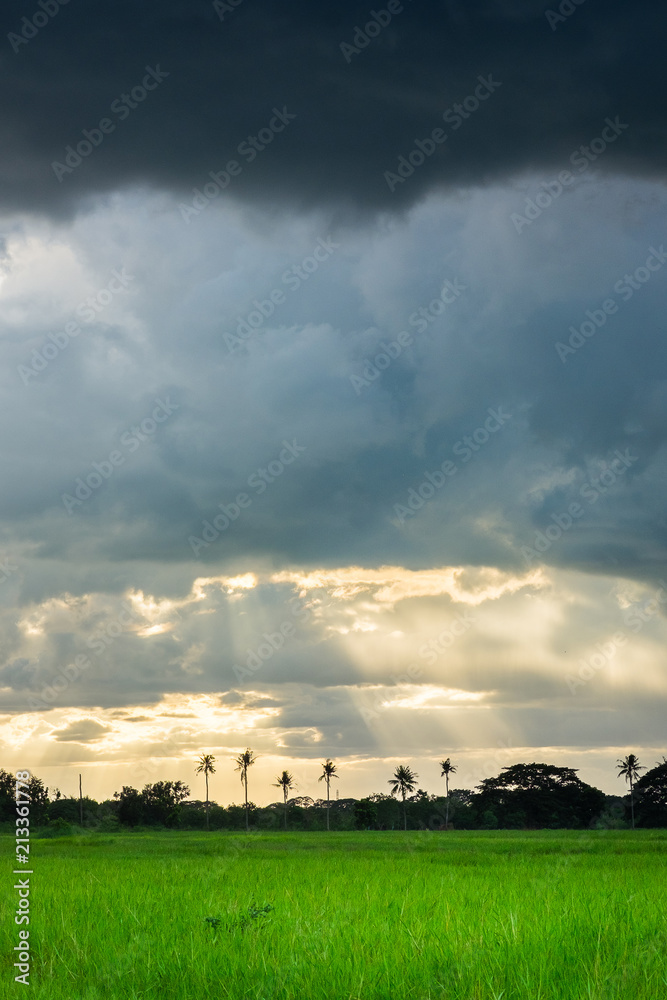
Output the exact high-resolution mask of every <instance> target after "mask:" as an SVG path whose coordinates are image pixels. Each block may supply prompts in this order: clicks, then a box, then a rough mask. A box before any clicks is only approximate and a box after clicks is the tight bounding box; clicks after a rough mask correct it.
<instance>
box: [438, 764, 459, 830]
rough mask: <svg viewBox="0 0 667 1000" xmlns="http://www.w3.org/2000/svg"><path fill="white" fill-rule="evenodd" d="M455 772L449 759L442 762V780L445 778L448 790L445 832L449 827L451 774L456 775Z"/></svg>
mask: <svg viewBox="0 0 667 1000" xmlns="http://www.w3.org/2000/svg"><path fill="white" fill-rule="evenodd" d="M455 771H456V768H455V767H454V765H453V764H452V762H451V760H450V759H449V757H448V758H447V760H441V761H440V777H441V778H442V777H443V776H444V779H445V788H446V789H447V795H446V808H445V830H446V829H447V828H448V827H449V776H450V774H454V772H455Z"/></svg>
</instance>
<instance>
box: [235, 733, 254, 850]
mask: <svg viewBox="0 0 667 1000" xmlns="http://www.w3.org/2000/svg"><path fill="white" fill-rule="evenodd" d="M256 760H257V758H256V757H255V754H254V752H253V751H252V750H244V751H243V753H240V754H239V755H238V757H235V758H234V762H235V763H236V767H235V768H234V770H235V771H240V772H241V784H242V785H244V787H245V828H246V833H247V832H248V830H249V829H250V824H249V822H248V768H249V767H252V765H253V764H254V763H255V761H256Z"/></svg>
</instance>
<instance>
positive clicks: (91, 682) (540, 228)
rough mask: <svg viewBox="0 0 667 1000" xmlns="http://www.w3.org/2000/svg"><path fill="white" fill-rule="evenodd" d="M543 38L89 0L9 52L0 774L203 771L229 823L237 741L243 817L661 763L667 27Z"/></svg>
mask: <svg viewBox="0 0 667 1000" xmlns="http://www.w3.org/2000/svg"><path fill="white" fill-rule="evenodd" d="M5 6H6V10H5V14H6V22H7V24H8V28H7V31H14V30H15V28H16V26H17V25H20V24H21V18H22V16H23V15H24V13H25V11H24V9H23V7H22V6H21V5H20V4H19V3H18V0H10V2H9V3H8V4H6V5H5ZM334 8H335V9H334ZM549 9H550V4H549V3H547V2H542V0H513V2H509V0H483V2H482V0H480V2H477V3H466V4H463V3H460V2H457V0H446V2H445V0H442V2H438V3H434V4H431V5H424V4H414V5H406V7H405V10H404V11H403V12H402V13H401V17H400V18H395V19H394V20H393V21H392V23H391V24H390V25H388V26H387V27H386V28H384V29H383V31H382V32H381V33H380V34H379V35H378V37H377V38H374V39H373V40H372V42H370V43H369V45H368V46H367V47H366V48H364V49H360V50H359V51H358V52H350V50H349V49H345V48H344V46H343V47H341V44H342V43H345V42H349V41H350V39H351V38H352V37H353V35H354V30H355V25H357V24H359V23H362V22H363V20H364V19H366V20H367V15H368V10H367V8H366V7H365V6H364V5H363V4H356V3H349V2H344V3H338V4H336V5H314V4H306V3H303V2H296V0H295V2H292V3H289V4H281V5H275V4H271V3H270V2H269V0H253V2H252V3H250V2H249V3H247V4H243V5H239V6H238V9H236V10H234V13H233V17H232V16H230V17H225V18H222V19H221V18H220V17H218V15H217V14H216V10H215V8H214V5H213V4H211V3H208V2H207V3H200V2H197V3H186V2H185V0H168V2H160V3H157V2H153V0H151V2H149V3H145V4H142V5H141V7H140V9H139V8H137V6H136V5H130V4H129V3H127V2H125V0H122V2H118V0H115V2H113V3H111V0H103V2H100V3H98V4H96V5H95V10H94V11H90V12H88V13H87V14H86V17H85V18H84V17H83V15H82V14H81V12H80V11H79V10H78V9H76V5H71V7H70V6H64V7H63V9H62V10H61V11H59V13H58V16H57V17H54V18H53V19H52V20H51V21H50V22H49V23H48V25H46V26H44V27H43V28H42V29H41V30H40V31H39V32H38V34H37V36H36V37H34V38H31V39H29V40H24V41H21V42H18V43H17V42H16V41H15V42H14V43H13V44H12V43H9V42H8V44H7V45H6V46H5V51H4V53H3V55H2V57H1V59H0V73H1V74H3V75H4V77H5V78H6V87H5V88H4V92H5V93H7V94H10V93H11V94H13V95H14V96H13V97H12V99H11V103H10V102H9V100H8V99H6V100H5V103H4V107H3V110H2V128H3V139H4V142H3V146H4V150H3V154H2V157H1V159H0V172H1V174H0V182H1V183H0V226H1V228H0V237H1V238H0V349H1V350H2V354H3V361H4V364H3V366H2V376H1V378H2V397H1V399H2V402H1V405H2V407H3V421H2V426H3V427H4V434H3V449H2V460H3V476H2V478H1V480H0V712H1V713H2V714H1V715H0V752H1V758H2V759H1V763H2V766H4V767H6V768H8V769H15V768H19V767H26V766H29V767H31V768H34V770H35V771H36V773H38V774H40V775H41V776H43V777H44V778H45V779H46V781H47V783H48V784H50V785H51V786H54V785H57V786H60V787H62V788H63V790H65V791H68V792H72V791H74V785H75V779H76V775H78V773H79V772H83V773H84V776H85V777H84V783H85V787H86V789H87V790H88V792H89V794H91V795H96V796H98V797H103V796H109V795H111V794H112V792H113V791H114V790H116V789H118V788H120V787H121V786H122V785H123V784H135V785H141V784H143V783H144V782H145V781H152V780H156V779H158V778H174V779H176V778H181V779H183V780H184V781H186V782H188V783H191V784H192V783H193V767H194V765H193V761H194V758H195V757H196V756H197V755H198V754H199V753H201V752H207V753H213V754H215V755H216V756H217V757H218V758H219V759H220V764H219V768H218V773H217V774H216V776H215V779H214V781H213V784H212V796H213V798H217V799H218V800H220V801H221V802H227V801H231V800H237V799H238V798H240V793H239V783H238V776H237V775H235V774H234V772H233V768H232V765H231V760H230V758H231V756H232V755H233V754H235V753H237V752H238V751H239V750H242V749H243V748H245V747H246V746H252V747H253V748H254V749H255V751H256V752H257V753H258V754H259V755H260V756H259V761H258V764H257V766H256V768H255V769H254V771H253V784H254V787H253V792H252V795H253V797H254V798H255V800H256V801H258V802H266V801H272V800H273V799H274V798H275V792H274V791H272V788H271V784H270V782H271V781H272V780H273V775H274V774H275V773H276V771H277V770H281V769H283V768H289V769H290V770H291V771H292V772H293V773H294V774H295V775H296V777H297V784H298V787H299V791H300V794H312V795H313V796H314V797H316V796H317V795H319V794H320V793H321V786H318V785H317V782H316V777H317V774H318V768H319V761H321V760H323V759H324V758H325V757H327V756H330V757H332V758H335V759H336V760H337V761H338V762H340V763H341V764H343V765H344V766H342V767H341V769H340V775H341V781H340V793H341V795H363V794H368V793H370V792H372V791H376V790H379V789H384V788H386V780H387V775H388V774H389V773H390V771H391V770H392V769H393V767H394V766H395V762H404V761H406V760H409V761H411V762H412V764H413V765H414V766H415V768H416V770H417V771H418V773H419V775H420V783H421V784H422V785H423V786H424V787H426V788H427V789H428V790H429V791H435V790H436V789H438V788H439V771H438V764H437V762H438V761H439V760H440V759H441V758H442V757H444V756H451V757H452V759H454V758H455V759H456V761H457V762H458V765H459V772H458V774H457V784H459V785H461V786H467V787H471V786H472V785H474V784H475V783H476V782H477V781H479V780H480V779H481V778H483V777H485V776H488V775H490V774H494V773H497V771H498V770H499V768H500V767H501V766H503V765H504V764H509V763H513V762H515V761H518V760H526V761H527V760H546V761H548V762H553V763H558V764H561V763H562V764H568V765H571V766H575V767H579V768H580V769H581V776H582V777H583V778H584V779H585V780H587V781H591V782H592V783H594V784H597V785H599V786H600V787H602V788H604V789H605V790H607V791H610V792H611V791H617V786H616V783H615V771H614V769H613V764H614V761H615V760H616V758H617V757H618V756H621V755H622V754H623V753H624V752H626V750H627V749H630V750H632V751H634V752H638V753H639V755H640V756H646V757H647V758H648V759H649V760H652V759H653V758H654V755H655V754H661V753H664V751H665V745H664V741H665V733H664V714H665V696H666V694H667V678H666V674H665V670H664V658H663V650H664V642H665V637H666V628H665V607H666V606H667V604H666V603H665V602H666V601H667V582H666V581H667V566H665V554H666V546H667V522H666V520H665V513H664V493H665V485H666V482H665V480H666V476H665V471H666V461H667V448H666V439H665V435H666V427H667V424H666V420H665V418H666V417H667V356H666V347H665V338H664V329H663V326H664V321H663V318H664V309H665V297H666V291H667V266H666V265H667V254H665V247H664V241H665V238H666V234H667V226H666V222H667V192H666V189H665V168H666V158H665V140H664V136H665V121H664V107H663V106H662V103H661V94H662V90H663V85H662V74H663V70H662V46H661V45H660V44H659V39H660V37H661V34H662V31H663V30H664V24H663V22H664V18H665V15H664V12H662V11H661V10H660V9H659V6H658V5H655V4H651V3H649V2H648V0H642V2H640V4H639V9H637V7H636V6H635V8H634V9H633V10H632V11H630V9H629V8H628V6H627V5H626V4H622V3H620V2H616V0H613V2H609V3H607V4H605V5H604V8H601V7H600V5H597V6H596V5H594V4H593V3H586V4H582V5H580V6H579V7H577V10H576V14H573V15H572V16H571V17H569V18H568V19H567V22H566V23H562V24H561V23H555V24H554V23H552V22H551V21H550V19H549V18H548V16H547V11H548V10H549ZM119 38H123V40H124V41H123V44H122V45H120V44H119V42H118V39H119ZM12 49H13V51H12ZM74 53H76V56H77V58H76V59H73V58H71V56H72V55H73V54H74ZM56 65H57V66H58V67H59V70H58V74H57V76H54V74H53V72H52V68H53V66H56ZM297 67H298V68H297ZM249 72H252V78H253V87H252V88H249V87H248V86H247V78H248V77H247V74H248V73H249ZM142 81H143V83H142ZM150 81H157V82H155V86H154V87H152V89H151V88H150V87H148V86H147V82H150ZM480 81H482V82H481V83H480ZM484 81H486V82H484ZM137 88H138V89H137ZM480 88H482V90H480ZM484 88H486V89H484ZM123 94H127V95H129V100H128V101H127V102H126V101H125V99H124V97H120V95H123ZM475 94H477V97H475V96H474V95H475ZM230 95H231V96H230ZM484 95H485V96H484ZM118 101H120V103H118ZM457 108H458V110H457ZM103 119H106V120H107V121H108V122H109V123H110V124H111V125H113V128H109V127H108V126H106V127H105V128H104V129H103V130H102V126H101V124H100V123H101V121H102V120H103ZM84 130H86V131H84ZM91 130H92V131H91ZM434 130H436V131H437V130H440V131H439V132H438V136H437V138H436V137H435V132H434ZM443 137H444V138H443ZM82 143H83V145H81V144H82ZM230 161H233V162H235V163H236V167H233V166H231V165H230ZM564 172H567V178H566V177H565V176H564ZM216 177H217V180H216ZM663 587H664V588H665V590H663V589H662V588H663ZM223 761H228V762H229V767H227V766H226V765H225V764H224V763H222V762H223Z"/></svg>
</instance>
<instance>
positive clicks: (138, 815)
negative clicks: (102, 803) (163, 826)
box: [113, 785, 144, 826]
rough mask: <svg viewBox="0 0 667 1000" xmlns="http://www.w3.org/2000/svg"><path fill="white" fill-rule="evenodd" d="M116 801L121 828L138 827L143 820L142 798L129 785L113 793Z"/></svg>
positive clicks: (139, 793)
mask: <svg viewBox="0 0 667 1000" xmlns="http://www.w3.org/2000/svg"><path fill="white" fill-rule="evenodd" d="M113 797H114V799H118V819H119V821H120V822H121V823H122V824H123V826H138V825H139V824H140V823H141V822H142V821H143V819H144V798H143V796H142V794H141V792H139V791H137V789H136V788H132V786H131V785H123V789H122V791H120V792H114V793H113Z"/></svg>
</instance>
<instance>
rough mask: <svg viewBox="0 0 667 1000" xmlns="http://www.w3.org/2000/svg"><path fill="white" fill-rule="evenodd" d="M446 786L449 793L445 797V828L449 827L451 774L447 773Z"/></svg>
mask: <svg viewBox="0 0 667 1000" xmlns="http://www.w3.org/2000/svg"><path fill="white" fill-rule="evenodd" d="M445 787H446V789H447V795H446V797H445V830H447V829H448V828H449V775H447V774H446V775H445Z"/></svg>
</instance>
